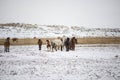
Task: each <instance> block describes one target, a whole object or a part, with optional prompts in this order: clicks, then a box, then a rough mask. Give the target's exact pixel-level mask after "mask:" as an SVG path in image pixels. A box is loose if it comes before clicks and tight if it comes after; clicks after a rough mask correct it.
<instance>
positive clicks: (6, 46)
mask: <svg viewBox="0 0 120 80" xmlns="http://www.w3.org/2000/svg"><path fill="white" fill-rule="evenodd" d="M9 47H10V38H9V37H8V38H7V39H5V42H4V52H9Z"/></svg>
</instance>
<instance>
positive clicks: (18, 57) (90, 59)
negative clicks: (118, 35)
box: [0, 44, 120, 80]
mask: <svg viewBox="0 0 120 80" xmlns="http://www.w3.org/2000/svg"><path fill="white" fill-rule="evenodd" d="M3 49H4V47H3V46H0V80H120V44H106V45H105V44H94V45H77V46H76V50H75V51H69V52H66V51H65V50H64V51H62V52H61V51H57V52H56V51H55V52H48V51H46V46H45V45H44V46H42V50H41V51H39V50H38V46H37V45H30V46H11V47H10V52H8V53H4V52H3Z"/></svg>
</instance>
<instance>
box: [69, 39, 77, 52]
mask: <svg viewBox="0 0 120 80" xmlns="http://www.w3.org/2000/svg"><path fill="white" fill-rule="evenodd" d="M75 44H77V39H76V38H75V37H72V38H71V40H70V50H75Z"/></svg>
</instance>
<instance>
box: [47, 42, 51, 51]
mask: <svg viewBox="0 0 120 80" xmlns="http://www.w3.org/2000/svg"><path fill="white" fill-rule="evenodd" d="M46 45H47V50H48V51H50V50H51V44H50V41H49V40H46Z"/></svg>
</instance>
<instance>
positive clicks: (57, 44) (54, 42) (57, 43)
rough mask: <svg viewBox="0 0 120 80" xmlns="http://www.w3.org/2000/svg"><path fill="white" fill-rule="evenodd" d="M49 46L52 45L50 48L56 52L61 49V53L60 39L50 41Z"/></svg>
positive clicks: (61, 43)
mask: <svg viewBox="0 0 120 80" xmlns="http://www.w3.org/2000/svg"><path fill="white" fill-rule="evenodd" d="M51 44H52V48H55V50H56V51H57V50H59V49H61V51H62V48H63V42H62V40H61V38H60V37H58V38H57V39H54V40H52V43H51ZM52 51H53V50H52Z"/></svg>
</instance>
